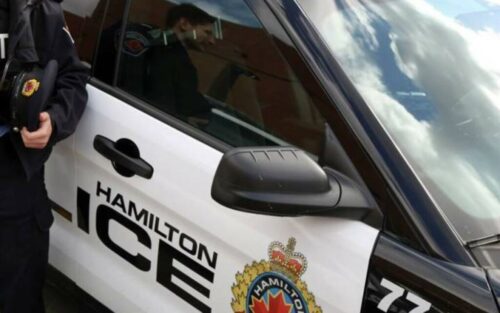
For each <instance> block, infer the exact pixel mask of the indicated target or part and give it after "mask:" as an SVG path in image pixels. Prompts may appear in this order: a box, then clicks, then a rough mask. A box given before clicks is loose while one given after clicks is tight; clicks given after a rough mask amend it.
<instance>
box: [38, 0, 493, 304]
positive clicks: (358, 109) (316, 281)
mask: <svg viewBox="0 0 500 313" xmlns="http://www.w3.org/2000/svg"><path fill="white" fill-rule="evenodd" d="M181 2H182V3H181ZM181 2H179V1H174V0H66V1H65V2H64V3H63V6H64V8H65V11H66V20H67V23H68V26H69V29H70V30H71V33H72V35H73V38H74V41H75V44H76V46H77V47H78V51H79V54H80V57H81V58H82V60H83V61H84V62H86V63H87V64H88V65H89V67H90V68H91V72H92V78H91V80H90V83H89V85H88V92H89V103H88V107H87V110H86V112H85V115H84V117H83V119H82V121H81V123H80V125H79V128H78V130H77V132H76V133H75V134H74V136H72V137H71V138H69V139H68V140H66V141H64V142H61V143H60V144H58V145H57V146H56V147H55V150H54V153H53V155H52V157H51V160H50V161H49V163H48V165H47V167H46V172H47V187H48V190H49V194H50V198H51V200H52V202H53V207H54V212H55V213H54V214H55V216H56V222H55V225H54V226H53V228H52V235H51V236H52V237H51V252H50V263H51V265H52V266H53V267H54V268H55V269H57V271H59V272H60V273H62V274H64V276H65V277H67V278H69V279H70V280H71V281H73V282H74V284H75V285H76V286H78V288H80V289H81V290H82V291H85V292H86V293H87V294H88V295H90V296H91V297H92V298H93V299H95V301H96V302H99V303H101V304H102V307H103V309H102V310H104V311H109V310H111V311H114V312H125V313H138V312H153V313H159V312H202V313H209V312H214V313H222V312H233V313H271V312H272V313H290V312H292V313H299V312H303V313H306V312H307V313H319V312H324V313H354V312H411V313H423V312H453V313H456V312H468V313H471V312H498V311H499V307H498V301H497V296H498V295H500V271H499V270H498V268H499V266H500V255H499V252H498V251H500V249H499V248H500V244H499V243H500V170H499V167H498V163H499V160H500V61H499V60H500V58H499V57H498V56H499V55H500V2H499V1H498V0H461V1H450V0H377V1H375V0H191V1H181ZM104 307H106V309H105V308H104Z"/></svg>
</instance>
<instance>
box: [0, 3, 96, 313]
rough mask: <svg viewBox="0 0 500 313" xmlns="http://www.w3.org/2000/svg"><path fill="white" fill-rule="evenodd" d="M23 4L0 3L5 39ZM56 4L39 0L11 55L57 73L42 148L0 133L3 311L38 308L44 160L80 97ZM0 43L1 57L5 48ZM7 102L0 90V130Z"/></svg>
mask: <svg viewBox="0 0 500 313" xmlns="http://www.w3.org/2000/svg"><path fill="white" fill-rule="evenodd" d="M27 1H28V0H0V34H5V33H9V42H10V41H13V39H14V38H15V36H21V34H18V33H16V31H17V30H19V29H20V28H19V25H20V23H23V22H26V21H22V18H21V15H20V11H21V9H22V8H23V7H24V5H25V4H26V2H27ZM59 2H60V1H55V0H41V1H40V4H39V5H38V6H37V7H36V8H35V9H34V10H33V12H32V15H31V16H32V30H33V31H32V35H33V36H32V37H30V36H27V37H26V36H25V35H22V36H23V38H21V40H19V47H18V48H17V49H16V50H15V52H14V55H15V57H16V58H17V59H19V60H20V61H23V62H33V61H36V58H38V64H39V65H40V66H42V67H44V66H45V65H46V64H47V62H49V61H50V60H51V59H55V60H56V61H57V62H58V63H59V71H58V77H57V80H56V85H55V91H54V93H53V96H52V97H51V98H50V101H48V103H47V104H46V105H45V106H44V108H43V111H46V112H48V113H49V115H50V117H51V120H52V125H53V133H52V136H51V138H50V141H49V144H48V145H47V147H46V148H44V149H41V150H37V149H28V148H25V147H24V144H23V141H22V138H21V136H20V134H19V133H16V132H14V131H10V132H8V133H6V134H4V135H2V136H1V137H0V311H1V312H2V313H12V312H22V313H38V312H44V308H43V299H42V286H43V283H44V279H45V271H46V267H47V261H48V242H49V232H48V230H49V228H50V226H51V224H52V222H53V216H52V213H51V211H50V205H49V200H48V197H47V193H46V189H45V185H44V174H43V164H44V162H45V161H46V160H47V158H48V157H49V154H50V151H51V148H52V146H53V145H54V144H55V143H56V142H57V141H59V140H61V139H63V138H65V137H67V136H69V135H70V134H71V133H72V132H73V131H74V129H75V128H76V124H77V122H78V120H79V118H80V117H81V115H82V113H83V110H84V107H85V103H86V101H87V94H86V91H85V83H86V81H87V78H88V75H87V71H86V69H85V68H84V67H83V65H82V64H81V62H80V61H79V60H78V57H77V55H76V51H75V48H74V45H73V42H72V39H71V37H70V35H69V33H68V32H67V31H66V30H65V29H64V27H65V22H64V17H63V13H62V10H61V7H60V4H59ZM20 19H21V20H20ZM30 35H31V34H30ZM33 41H34V43H33ZM33 44H35V45H34V46H35V47H36V51H35V50H34V47H33ZM0 48H2V49H5V52H6V54H7V51H8V50H9V49H7V48H6V47H0ZM8 48H11V47H8ZM0 52H1V51H0ZM5 61H6V59H5V58H4V59H2V60H0V72H2V71H3V69H4V66H5ZM42 84H43V82H42ZM8 103H9V98H8V97H7V95H6V94H5V93H2V94H0V107H1V108H0V121H2V120H3V122H1V123H0V134H1V133H2V131H1V129H2V128H5V121H6V120H8V116H5V115H6V114H7V113H6V107H7V106H8Z"/></svg>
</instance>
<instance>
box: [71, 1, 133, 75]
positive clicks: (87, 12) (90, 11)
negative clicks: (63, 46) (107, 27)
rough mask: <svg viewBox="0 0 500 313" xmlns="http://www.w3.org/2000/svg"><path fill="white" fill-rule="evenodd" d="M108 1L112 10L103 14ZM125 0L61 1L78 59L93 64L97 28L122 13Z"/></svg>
mask: <svg viewBox="0 0 500 313" xmlns="http://www.w3.org/2000/svg"><path fill="white" fill-rule="evenodd" d="M108 2H110V3H111V5H112V6H113V8H114V10H113V11H112V12H109V13H108V14H107V16H105V10H106V7H107V4H108ZM124 5H125V0H87V1H81V0H66V1H64V2H62V7H63V9H64V17H65V19H66V23H67V24H68V28H69V29H70V31H71V35H72V36H73V39H74V40H75V45H76V47H77V50H78V54H79V56H80V59H81V60H82V61H83V62H86V63H87V64H89V65H93V64H94V52H95V51H96V48H97V41H98V34H99V28H100V27H101V25H102V24H103V23H104V24H107V23H109V21H110V20H113V19H116V18H119V16H121V15H122V14H123V8H124Z"/></svg>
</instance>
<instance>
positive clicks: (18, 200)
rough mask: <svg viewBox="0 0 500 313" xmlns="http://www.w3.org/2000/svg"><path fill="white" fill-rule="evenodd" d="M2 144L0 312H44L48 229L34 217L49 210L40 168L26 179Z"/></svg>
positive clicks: (0, 162) (17, 162)
mask: <svg viewBox="0 0 500 313" xmlns="http://www.w3.org/2000/svg"><path fill="white" fill-rule="evenodd" d="M5 147H7V148H8V149H10V148H11V146H10V145H8V144H6V141H5V140H4V139H3V138H0V312H1V313H44V312H45V309H44V302H43V297H42V290H43V284H44V281H45V275H46V271H47V265H48V247H49V230H48V229H46V228H42V227H40V223H39V222H38V220H37V218H36V216H37V215H38V214H39V212H42V211H43V210H50V208H49V205H48V200H47V192H46V189H45V183H44V177H43V176H44V175H43V169H42V170H41V171H40V173H38V174H37V175H35V176H34V177H33V178H32V179H31V180H30V181H26V178H25V176H24V172H23V171H22V166H21V165H20V163H19V161H18V160H17V158H12V157H13V155H12V154H10V153H11V152H12V151H11V150H7V151H6V150H5ZM6 164H7V165H8V166H9V167H8V168H7V167H6ZM49 214H50V213H49Z"/></svg>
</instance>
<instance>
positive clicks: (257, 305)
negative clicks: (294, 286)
mask: <svg viewBox="0 0 500 313" xmlns="http://www.w3.org/2000/svg"><path fill="white" fill-rule="evenodd" d="M250 311H251V312H252V313H291V312H292V305H290V304H287V303H286V301H285V295H284V294H283V291H280V292H278V293H277V294H276V295H273V294H269V305H268V304H267V303H266V301H265V300H263V299H256V298H252V304H251V305H250Z"/></svg>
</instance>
